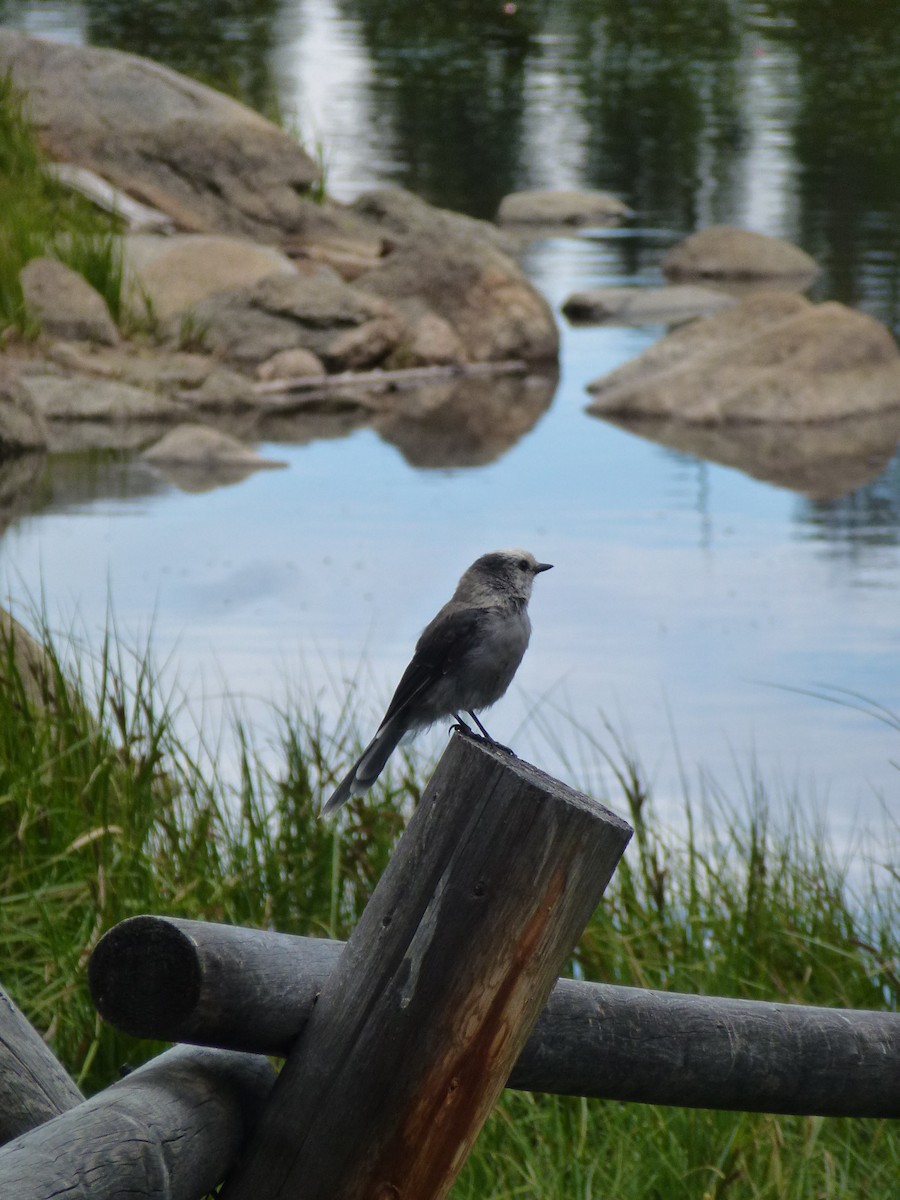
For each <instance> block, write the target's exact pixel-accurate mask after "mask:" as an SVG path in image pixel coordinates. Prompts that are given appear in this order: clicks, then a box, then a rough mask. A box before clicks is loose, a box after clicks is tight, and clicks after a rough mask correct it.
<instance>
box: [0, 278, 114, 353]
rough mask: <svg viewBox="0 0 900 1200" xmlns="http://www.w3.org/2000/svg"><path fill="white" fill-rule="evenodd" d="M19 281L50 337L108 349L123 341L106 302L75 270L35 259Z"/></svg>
mask: <svg viewBox="0 0 900 1200" xmlns="http://www.w3.org/2000/svg"><path fill="white" fill-rule="evenodd" d="M19 279H20V281H21V284H22V293H23V295H24V297H25V305H26V307H27V308H28V309H29V311H30V312H31V313H32V314H33V315H34V316H35V317H36V318H37V320H38V321H39V322H40V325H41V329H42V330H43V331H44V333H46V334H47V335H48V337H54V338H65V339H67V340H68V341H85V342H101V343H102V344H103V345H106V346H114V345H116V343H117V342H118V341H119V331H118V329H117V328H116V324H115V321H113V319H112V317H111V316H110V315H109V309H108V308H107V307H106V301H105V300H104V299H103V297H102V296H101V295H100V293H99V292H97V291H95V290H94V288H92V287H91V285H90V284H89V283H88V281H87V280H86V279H85V278H84V276H82V275H79V274H78V272H77V271H73V270H72V269H71V267H67V266H66V265H65V264H64V263H61V262H59V261H58V260H57V259H55V258H33V259H32V260H31V261H30V262H28V263H26V264H25V266H24V267H23V268H22V270H21V271H20V272H19Z"/></svg>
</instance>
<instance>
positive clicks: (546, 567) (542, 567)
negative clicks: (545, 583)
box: [534, 563, 553, 575]
mask: <svg viewBox="0 0 900 1200" xmlns="http://www.w3.org/2000/svg"><path fill="white" fill-rule="evenodd" d="M552 570H553V563H538V564H537V565H536V566H535V568H534V573H535V575H540V573H541V571H552Z"/></svg>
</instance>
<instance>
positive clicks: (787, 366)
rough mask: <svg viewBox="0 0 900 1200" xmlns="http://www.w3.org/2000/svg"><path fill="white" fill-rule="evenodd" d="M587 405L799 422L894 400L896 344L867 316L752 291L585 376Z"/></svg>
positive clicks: (897, 401) (613, 410)
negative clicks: (596, 375) (588, 379)
mask: <svg viewBox="0 0 900 1200" xmlns="http://www.w3.org/2000/svg"><path fill="white" fill-rule="evenodd" d="M588 390H589V391H590V392H591V393H593V395H594V400H593V402H592V404H591V405H590V410H589V411H591V412H594V413H597V414H600V415H605V414H622V415H629V414H630V415H643V416H657V417H678V418H679V419H681V420H683V421H698V422H718V421H777V422H791V423H805V422H809V421H828V420H833V419H836V418H840V417H850V416H859V415H862V414H864V413H873V412H882V411H886V410H889V409H893V408H896V407H898V406H900V352H898V350H897V345H896V343H895V342H894V339H893V338H892V337H891V335H890V333H889V332H888V331H887V329H885V327H884V326H883V325H881V324H880V323H879V322H878V321H876V320H875V319H874V318H873V317H869V316H866V315H865V314H863V313H858V312H855V311H853V310H852V309H849V308H846V307H845V306H844V305H842V304H838V303H836V302H833V301H830V302H828V303H825V304H819V305H814V304H812V303H810V301H808V300H805V299H804V298H803V297H802V296H798V295H791V294H788V293H782V292H770V293H757V294H755V295H753V296H750V297H749V298H748V299H746V300H744V301H742V302H741V303H740V304H737V305H735V307H734V308H731V309H728V310H727V311H725V312H722V313H719V314H718V315H716V316H713V317H708V318H707V319H706V320H703V321H695V322H693V323H692V324H690V325H686V326H684V327H682V328H680V329H677V330H675V332H673V333H670V334H668V335H667V336H666V337H664V338H662V339H661V340H660V341H659V342H657V343H656V344H655V345H653V346H651V347H650V348H649V349H648V350H645V351H644V353H643V354H640V355H638V357H637V358H635V359H632V360H631V361H630V362H628V363H625V364H624V365H623V366H621V367H619V368H618V369H617V370H615V371H613V372H611V373H610V374H609V375H606V376H604V377H602V378H600V379H598V380H595V381H594V382H593V383H591V384H589V385H588Z"/></svg>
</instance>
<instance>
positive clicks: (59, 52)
mask: <svg viewBox="0 0 900 1200" xmlns="http://www.w3.org/2000/svg"><path fill="white" fill-rule="evenodd" d="M7 71H8V72H10V73H11V76H12V80H13V83H14V84H15V85H16V86H17V87H18V88H21V89H22V90H23V91H25V92H26V93H27V95H28V112H29V115H30V117H31V119H32V121H33V122H34V124H35V126H36V128H37V130H38V134H39V136H40V140H41V143H42V145H43V147H44V149H45V150H46V152H47V153H48V154H49V156H50V157H51V158H55V159H58V160H60V161H62V162H72V163H77V164H78V165H80V166H83V167H87V168H88V169H89V170H92V171H95V172H97V174H99V175H101V176H103V177H104V178H105V179H108V180H110V181H111V182H112V183H114V184H115V185H116V186H117V187H120V188H122V190H123V191H125V192H128V193H129V194H130V195H132V196H134V197H136V198H137V199H138V200H142V201H144V202H145V203H146V204H150V205H152V206H153V207H154V208H157V209H159V210H160V211H161V212H164V213H166V214H167V215H168V216H170V217H172V219H173V220H174V221H175V222H176V224H178V225H179V226H180V227H181V228H182V229H187V230H194V231H211V230H219V231H223V232H231V233H241V234H248V235H250V236H255V237H258V238H260V239H261V240H265V241H276V240H278V238H279V237H280V236H282V235H284V234H287V233H294V232H297V231H298V230H302V229H304V228H306V227H307V225H308V223H309V221H310V219H311V216H314V215H315V214H314V213H312V214H311V212H310V210H311V209H313V210H314V209H315V207H316V206H315V205H314V204H313V202H312V201H311V200H309V199H308V197H306V196H304V193H306V192H308V189H309V188H310V186H311V185H312V184H313V183H314V182H315V181H316V179H317V178H318V174H319V171H318V167H317V166H316V164H315V162H314V161H313V160H312V159H311V158H310V156H309V155H308V154H307V153H306V151H305V150H303V148H302V147H301V146H299V145H298V144H297V142H296V141H294V139H293V138H291V137H290V136H289V135H288V134H286V133H285V132H284V131H283V130H281V129H279V128H278V127H277V126H275V125H273V124H272V122H271V121H267V120H266V119H265V118H264V117H261V116H259V114H258V113H255V112H253V111H252V110H251V109H249V108H247V107H246V106H245V105H243V104H239V103H238V101H236V100H232V99H231V98H230V97H228V96H224V95H223V94H222V93H221V92H217V91H214V90H213V89H212V88H209V87H205V86H204V85H203V84H201V83H197V82H195V81H194V80H193V79H189V78H187V77H186V76H185V75H180V74H179V73H178V72H177V71H172V70H169V68H167V67H163V66H160V65H159V64H158V63H154V62H151V61H150V60H149V59H146V58H141V57H139V56H138V55H136V54H126V53H123V52H122V51H120V50H102V49H97V48H95V47H90V46H76V45H72V44H70V43H61V42H51V41H46V40H44V39H43V38H33V37H27V36H26V35H25V34H22V33H18V32H16V31H15V30H12V29H0V73H5V72H7Z"/></svg>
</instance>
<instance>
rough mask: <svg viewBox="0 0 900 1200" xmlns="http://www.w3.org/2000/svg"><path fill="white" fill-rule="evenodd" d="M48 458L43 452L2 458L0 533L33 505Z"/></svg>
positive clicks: (0, 470) (0, 466)
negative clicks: (33, 498)
mask: <svg viewBox="0 0 900 1200" xmlns="http://www.w3.org/2000/svg"><path fill="white" fill-rule="evenodd" d="M46 464H47V457H46V455H45V454H43V453H42V452H35V451H31V452H29V453H27V454H17V455H16V456H15V457H14V458H3V459H0V534H2V533H4V532H5V531H6V530H7V529H8V528H9V526H10V525H12V523H13V521H16V520H18V518H19V517H21V516H22V515H23V514H24V513H26V512H28V511H29V510H30V508H31V502H32V497H33V496H34V493H35V491H36V489H37V487H38V485H39V483H40V481H41V478H42V476H43V473H44V467H45V466H46Z"/></svg>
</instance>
